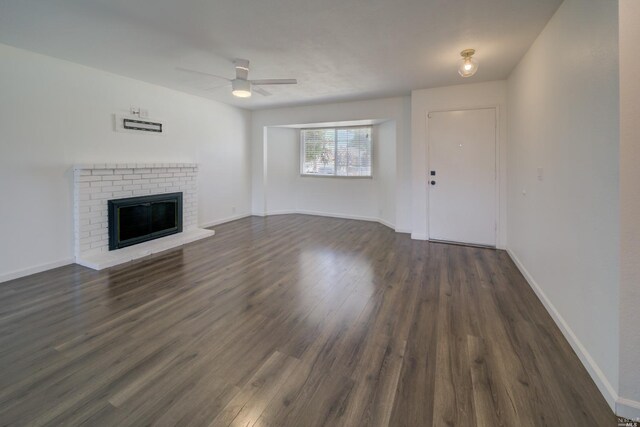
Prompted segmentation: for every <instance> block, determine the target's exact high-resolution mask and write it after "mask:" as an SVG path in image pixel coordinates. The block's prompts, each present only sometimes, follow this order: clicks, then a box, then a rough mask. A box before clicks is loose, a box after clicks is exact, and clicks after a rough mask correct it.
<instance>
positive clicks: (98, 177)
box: [73, 163, 197, 255]
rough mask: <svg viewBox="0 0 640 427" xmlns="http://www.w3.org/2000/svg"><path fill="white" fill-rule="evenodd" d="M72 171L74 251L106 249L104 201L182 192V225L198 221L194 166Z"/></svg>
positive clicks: (105, 166) (113, 166) (127, 166)
mask: <svg viewBox="0 0 640 427" xmlns="http://www.w3.org/2000/svg"><path fill="white" fill-rule="evenodd" d="M93 167H94V165H88V166H87V169H75V170H74V201H73V203H74V230H75V237H74V242H75V251H74V252H75V253H76V254H77V255H81V254H82V253H87V252H89V253H96V252H107V251H108V243H109V241H108V224H107V220H108V218H107V200H109V199H113V198H123V197H131V196H134V195H135V196H142V195H148V194H162V193H168V192H171V193H173V192H182V193H183V197H184V205H183V221H184V227H185V229H186V228H190V227H195V224H196V223H197V194H196V193H197V187H196V177H197V165H195V164H192V163H157V164H153V165H152V164H131V163H130V164H98V165H96V166H95V169H90V168H93Z"/></svg>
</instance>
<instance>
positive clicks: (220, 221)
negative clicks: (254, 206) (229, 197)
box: [198, 213, 251, 228]
mask: <svg viewBox="0 0 640 427" xmlns="http://www.w3.org/2000/svg"><path fill="white" fill-rule="evenodd" d="M248 216H251V214H250V213H244V214H240V215H233V216H230V217H227V218H223V219H217V220H215V221H209V222H204V223H202V224H200V225H199V226H198V227H199V228H209V227H213V226H214V225H219V224H224V223H225V222H231V221H235V220H237V219H242V218H246V217H248Z"/></svg>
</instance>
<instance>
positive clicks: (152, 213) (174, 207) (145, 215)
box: [108, 193, 182, 251]
mask: <svg viewBox="0 0 640 427" xmlns="http://www.w3.org/2000/svg"><path fill="white" fill-rule="evenodd" d="M108 217H109V218H108V222H109V225H108V227H109V250H110V251H112V250H114V249H119V248H124V247H126V246H131V245H135V244H138V243H142V242H146V241H148V240H153V239H157V238H159V237H164V236H168V235H170V234H175V233H180V232H182V193H165V194H156V195H151V196H141V197H128V198H126V199H116V200H109V202H108Z"/></svg>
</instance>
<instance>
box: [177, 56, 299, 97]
mask: <svg viewBox="0 0 640 427" xmlns="http://www.w3.org/2000/svg"><path fill="white" fill-rule="evenodd" d="M233 64H234V66H235V68H236V78H235V79H229V78H226V77H222V76H218V75H215V74H210V73H205V72H204V71H197V70H190V69H188V68H182V67H178V68H177V69H178V70H180V71H185V72H187V73H193V74H200V75H203V76H209V77H216V78H218V79H223V80H226V81H228V82H231V94H232V95H233V96H237V97H238V98H248V97H250V96H251V92H252V91H253V92H257V93H259V94H260V95H263V96H269V95H271V93H270V92H268V91H267V90H265V89H263V88H260V87H255V86H267V85H295V84H297V83H298V81H297V80H296V79H263V80H249V78H248V77H249V60H247V59H240V58H236V59H234V60H233ZM225 86H226V85H225Z"/></svg>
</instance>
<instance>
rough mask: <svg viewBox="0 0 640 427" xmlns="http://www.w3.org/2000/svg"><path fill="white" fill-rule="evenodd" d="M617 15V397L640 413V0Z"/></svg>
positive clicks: (622, 410) (622, 408) (629, 1)
mask: <svg viewBox="0 0 640 427" xmlns="http://www.w3.org/2000/svg"><path fill="white" fill-rule="evenodd" d="M619 7H620V10H619V17H620V33H619V37H620V38H619V43H620V240H621V241H620V266H621V270H620V400H619V402H618V408H617V412H618V413H619V414H620V415H624V416H626V417H627V418H635V417H638V418H640V309H639V308H640V167H639V166H638V165H640V136H638V118H639V117H640V102H639V101H638V100H640V81H639V80H638V70H640V56H638V41H639V40H640V25H638V22H640V2H638V1H637V0H621V1H620V3H619Z"/></svg>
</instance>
